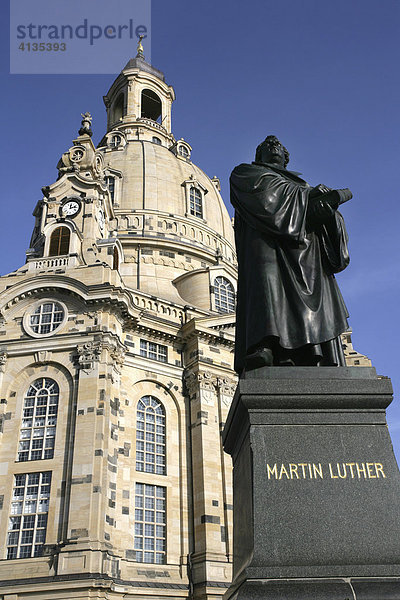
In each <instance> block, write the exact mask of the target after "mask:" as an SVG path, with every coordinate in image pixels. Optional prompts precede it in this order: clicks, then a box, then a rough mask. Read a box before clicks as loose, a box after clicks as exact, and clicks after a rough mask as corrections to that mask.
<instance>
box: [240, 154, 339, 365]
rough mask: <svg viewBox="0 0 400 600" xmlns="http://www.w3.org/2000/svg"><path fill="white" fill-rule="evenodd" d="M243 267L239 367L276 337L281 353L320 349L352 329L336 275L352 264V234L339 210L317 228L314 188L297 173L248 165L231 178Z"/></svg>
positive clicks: (241, 269) (241, 276)
mask: <svg viewBox="0 0 400 600" xmlns="http://www.w3.org/2000/svg"><path fill="white" fill-rule="evenodd" d="M230 181H231V202H232V204H233V206H234V207H235V211H236V212H235V239H236V249H237V255H238V263H239V280H238V295H237V311H236V315H237V318H236V348H235V369H236V370H237V371H238V372H239V373H240V372H241V371H242V369H243V359H244V356H245V355H246V353H248V352H249V350H250V351H252V350H254V349H255V348H256V347H257V346H258V345H260V343H262V341H263V340H264V339H265V338H267V337H269V336H273V337H274V338H276V340H277V342H278V343H279V345H280V346H281V347H282V348H285V349H296V348H300V347H302V346H306V345H307V344H311V345H319V344H322V343H323V342H327V341H329V340H332V339H334V338H336V337H337V336H339V335H340V334H341V333H343V332H344V331H346V330H347V329H348V323H347V317H348V313H347V309H346V306H345V304H344V301H343V298H342V295H341V293H340V290H339V287H338V285H337V283H336V280H335V277H334V273H338V272H339V271H342V270H343V269H344V268H346V266H347V265H348V263H349V255H348V251H347V239H348V238H347V233H346V229H345V226H344V221H343V217H342V215H341V214H340V213H339V212H338V211H335V213H334V215H333V216H332V217H331V218H330V219H329V220H328V222H327V223H325V224H324V225H320V226H314V227H313V226H311V225H310V223H309V222H308V221H309V219H307V207H308V203H309V194H310V191H311V188H310V187H309V186H308V184H307V183H306V182H305V181H304V180H302V179H300V177H298V175H297V174H295V173H292V172H290V171H287V170H286V169H280V168H279V167H274V166H272V165H266V164H254V163H253V164H251V165H249V164H241V165H239V166H238V167H236V168H235V169H234V170H233V172H232V174H231V179H230Z"/></svg>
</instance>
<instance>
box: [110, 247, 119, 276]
mask: <svg viewBox="0 0 400 600" xmlns="http://www.w3.org/2000/svg"><path fill="white" fill-rule="evenodd" d="M112 268H113V269H114V270H115V271H118V268H119V253H118V249H117V248H114V250H113V267H112Z"/></svg>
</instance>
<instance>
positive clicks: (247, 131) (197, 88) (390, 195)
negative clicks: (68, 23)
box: [0, 0, 400, 456]
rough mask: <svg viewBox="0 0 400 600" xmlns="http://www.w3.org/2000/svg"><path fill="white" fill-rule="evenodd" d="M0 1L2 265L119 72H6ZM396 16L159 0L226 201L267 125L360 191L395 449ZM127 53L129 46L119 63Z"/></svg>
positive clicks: (165, 41) (357, 272) (369, 308)
mask: <svg viewBox="0 0 400 600" xmlns="http://www.w3.org/2000/svg"><path fill="white" fill-rule="evenodd" d="M1 10H2V11H3V14H2V19H1V22H2V26H3V28H4V30H3V35H2V36H1V44H2V48H1V50H2V51H1V53H0V64H1V80H2V94H1V98H0V102H1V114H2V116H3V127H2V132H3V159H2V162H1V169H2V177H1V181H2V203H1V220H2V225H3V228H2V231H3V235H2V248H3V251H2V253H1V254H0V272H1V273H7V272H10V271H12V270H14V269H16V268H18V267H19V266H21V265H22V264H23V262H24V252H25V250H26V248H27V247H28V245H29V238H30V234H31V230H32V226H33V218H32V217H31V212H32V210H33V208H34V206H35V204H36V202H37V200H39V199H40V198H41V192H40V190H41V187H42V186H44V185H47V184H49V183H51V182H53V181H54V179H55V178H56V175H57V172H56V168H55V167H56V164H57V162H58V159H59V157H60V155H61V154H62V152H64V151H65V150H66V149H68V148H69V146H70V145H71V140H72V139H73V138H74V137H75V135H76V133H77V130H78V128H79V122H80V114H81V112H85V111H87V110H88V111H90V112H91V113H92V114H93V129H94V141H95V143H96V142H98V141H99V140H100V139H101V137H102V135H103V132H104V129H105V109H104V106H103V101H102V96H103V95H104V94H105V93H106V91H107V89H108V87H109V85H110V84H111V82H112V80H113V78H114V77H113V76H112V75H90V74H89V75H79V76H74V75H58V76H57V75H42V76H41V75H30V76H29V75H12V76H10V75H9V50H8V39H7V37H8V30H7V23H8V14H7V13H6V12H5V11H6V6H5V3H4V2H3V3H2V7H1ZM83 16H84V15H82V17H83ZM399 25H400V3H399V2H398V0H381V2H379V3H378V2H377V1H371V0H335V1H333V0H329V1H328V0H287V1H283V0H279V1H278V2H277V1H276V0H275V1H274V2H272V1H270V0H248V1H247V2H246V3H244V2H239V1H237V0H234V1H232V0H229V1H228V0H219V1H218V2H216V1H215V0H214V1H213V2H211V1H210V0H203V1H202V2H197V3H194V2H187V1H184V0H168V2H166V1H165V0H153V3H152V46H151V55H152V63H153V64H154V65H155V66H156V67H158V68H160V69H161V70H163V71H164V72H165V75H166V78H167V81H168V82H169V83H170V84H172V85H173V86H174V88H175V91H176V96H177V99H176V101H175V103H174V108H173V131H174V134H175V137H177V138H180V137H184V138H185V139H187V140H188V142H189V143H190V144H191V145H192V146H193V154H192V158H193V160H194V162H195V163H196V164H198V165H199V166H200V167H201V168H203V169H204V170H205V171H206V172H207V173H208V174H209V175H210V176H213V175H217V176H218V177H220V179H221V183H222V194H223V197H224V200H225V202H226V204H227V206H228V207H229V192H228V185H227V182H228V178H229V174H230V171H231V170H232V168H233V167H234V166H235V165H236V164H238V163H240V162H248V161H251V160H252V159H253V153H254V149H255V147H256V145H257V144H258V143H259V142H260V141H261V140H262V139H263V138H264V137H265V136H266V135H268V134H271V133H272V134H275V135H277V136H278V137H279V138H280V139H281V140H282V142H283V143H284V144H285V146H286V147H287V148H288V149H289V152H290V154H291V161H290V168H292V169H293V170H297V171H301V172H302V173H303V175H304V178H305V179H306V180H307V181H309V182H310V183H311V184H314V185H316V184H318V183H324V184H326V185H328V186H331V187H339V188H340V187H349V188H350V189H351V190H352V191H353V195H354V198H353V200H351V202H349V203H347V204H346V205H345V206H344V207H343V211H342V212H343V215H344V217H345V219H346V224H347V228H348V231H349V235H350V251H351V263H350V266H349V267H348V269H347V270H346V271H345V272H343V273H342V274H340V275H339V276H338V281H339V285H340V287H341V290H342V293H343V296H344V298H345V301H346V303H347V306H348V308H349V312H350V324H351V327H352V329H353V342H354V346H355V347H356V348H357V349H358V350H359V351H360V352H362V353H364V354H366V355H367V356H369V357H370V358H371V360H372V362H373V364H374V366H375V367H376V368H377V371H378V373H379V374H382V375H387V376H389V377H391V378H392V381H393V385H394V388H395V392H396V396H395V402H394V403H393V404H392V406H391V407H390V408H389V410H388V421H389V425H390V431H391V434H392V439H393V442H394V445H395V448H396V451H397V455H398V456H400V399H399V393H400V371H399V366H398V365H399V356H400V353H399V339H400V328H399V301H398V298H399V287H400V283H399V282H400V277H399V271H400V266H399V264H400V261H399V257H400V253H399V238H400V234H399V221H400V219H399V208H398V203H399V199H398V195H399V194H398V187H399V177H398V173H399V168H398V161H399V119H400V117H399V109H398V107H399V105H400V102H399V101H400V98H399V95H400V94H399V91H400V85H399V76H398V63H399V58H400V57H399V44H398V37H399ZM134 54H135V45H133V46H132V51H131V56H134ZM129 58H130V56H128V55H126V54H125V52H124V53H123V54H122V55H121V57H120V67H121V69H122V68H123V66H124V65H125V63H126V62H127V61H128V59H129ZM99 60H101V56H99ZM229 210H230V211H231V209H230V208H229Z"/></svg>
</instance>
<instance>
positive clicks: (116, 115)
mask: <svg viewBox="0 0 400 600" xmlns="http://www.w3.org/2000/svg"><path fill="white" fill-rule="evenodd" d="M124 104H125V101H124V95H123V94H120V95H119V96H118V98H117V99H116V101H115V102H114V112H113V122H114V123H117V122H118V121H120V120H121V119H122V117H123V116H124Z"/></svg>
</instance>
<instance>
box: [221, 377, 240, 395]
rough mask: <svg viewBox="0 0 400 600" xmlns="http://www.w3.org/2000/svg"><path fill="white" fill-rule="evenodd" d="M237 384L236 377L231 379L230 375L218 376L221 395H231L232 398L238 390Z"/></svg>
mask: <svg viewBox="0 0 400 600" xmlns="http://www.w3.org/2000/svg"><path fill="white" fill-rule="evenodd" d="M236 386H237V382H236V381H235V380H234V379H229V378H228V377H218V380H217V387H218V389H219V393H220V394H221V395H224V396H230V397H231V399H232V398H233V395H234V393H235V390H236Z"/></svg>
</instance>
